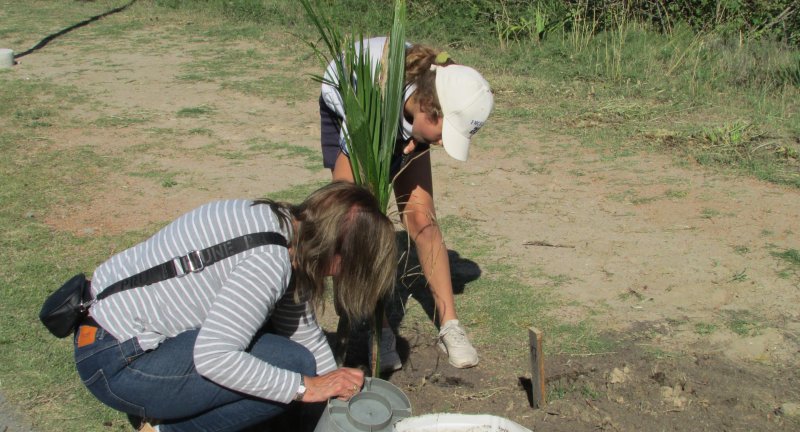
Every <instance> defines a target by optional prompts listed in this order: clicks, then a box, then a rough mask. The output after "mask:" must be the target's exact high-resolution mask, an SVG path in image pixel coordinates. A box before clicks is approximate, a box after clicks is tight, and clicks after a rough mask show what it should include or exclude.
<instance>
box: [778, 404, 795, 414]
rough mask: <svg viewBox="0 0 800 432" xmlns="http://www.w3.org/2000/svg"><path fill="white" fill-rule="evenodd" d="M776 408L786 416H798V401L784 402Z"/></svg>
mask: <svg viewBox="0 0 800 432" xmlns="http://www.w3.org/2000/svg"><path fill="white" fill-rule="evenodd" d="M778 410H779V412H780V414H781V415H784V416H786V417H800V403H794V402H786V403H785V404H783V405H781V407H780V408H778Z"/></svg>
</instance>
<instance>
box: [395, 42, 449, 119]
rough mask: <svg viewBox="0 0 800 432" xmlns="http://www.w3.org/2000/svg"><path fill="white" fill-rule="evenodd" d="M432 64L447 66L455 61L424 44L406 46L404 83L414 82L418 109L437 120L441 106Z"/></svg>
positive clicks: (440, 114) (440, 112) (440, 113)
mask: <svg viewBox="0 0 800 432" xmlns="http://www.w3.org/2000/svg"><path fill="white" fill-rule="evenodd" d="M440 54H442V55H441V56H440ZM437 57H438V58H437ZM434 64H435V65H438V66H449V65H451V64H456V63H455V61H453V59H451V58H450V56H449V55H447V54H446V53H444V52H441V51H437V50H435V49H433V48H431V47H428V46H425V45H419V44H415V45H411V46H410V47H409V48H406V73H405V85H406V86H408V85H411V84H416V86H417V90H416V91H415V92H414V97H415V98H416V100H417V103H419V106H420V109H421V110H422V112H424V113H426V114H428V115H429V116H430V117H431V119H432V120H438V119H439V117H441V116H442V107H441V105H439V98H438V97H437V96H436V72H434V71H432V70H431V65H434Z"/></svg>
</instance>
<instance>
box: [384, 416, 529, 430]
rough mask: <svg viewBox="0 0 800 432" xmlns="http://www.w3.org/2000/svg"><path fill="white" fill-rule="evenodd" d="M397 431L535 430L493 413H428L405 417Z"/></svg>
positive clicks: (396, 425)
mask: <svg viewBox="0 0 800 432" xmlns="http://www.w3.org/2000/svg"><path fill="white" fill-rule="evenodd" d="M394 430H395V431H396V432H533V431H531V430H530V429H528V428H525V427H522V426H520V425H519V424H517V423H514V422H512V421H511V420H508V419H504V418H502V417H497V416H493V415H483V414H482V415H466V414H428V415H424V416H418V417H409V418H407V419H403V420H401V421H399V422H397V423H395V425H394Z"/></svg>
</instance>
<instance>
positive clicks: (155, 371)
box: [75, 328, 316, 432]
mask: <svg viewBox="0 0 800 432" xmlns="http://www.w3.org/2000/svg"><path fill="white" fill-rule="evenodd" d="M77 333H78V332H76V335H77ZM197 333H198V331H197V330H192V331H187V332H184V333H181V334H180V335H178V336H176V337H173V338H169V339H167V340H165V341H164V342H163V343H162V344H161V345H159V347H158V348H157V349H155V350H152V351H147V352H144V351H143V350H142V349H141V347H139V343H138V341H137V340H136V339H130V340H127V341H124V342H120V341H118V340H117V339H115V338H114V337H113V336H111V335H110V334H109V333H108V332H106V331H105V330H103V329H102V328H98V329H97V334H96V335H95V341H94V342H93V343H91V344H89V345H87V346H83V347H80V348H78V345H77V336H76V338H75V340H76V341H75V362H76V365H77V368H78V374H79V375H80V377H81V380H83V383H84V385H86V387H87V388H88V389H89V391H90V392H91V393H92V394H93V395H94V396H95V397H96V398H97V399H99V400H100V401H101V402H103V403H104V404H106V405H108V406H110V407H111V408H114V409H116V410H119V411H122V412H125V413H127V414H130V415H133V416H137V417H147V418H153V419H158V420H160V421H161V426H160V429H161V430H162V431H215V432H218V431H238V430H242V429H246V428H247V427H250V426H253V425H258V424H261V423H264V422H265V421H267V420H269V419H271V418H273V417H275V416H277V415H279V414H281V413H283V412H285V411H287V410H288V409H289V406H290V405H287V404H282V403H279V402H274V401H268V400H264V399H258V398H255V397H251V396H248V395H245V394H243V393H239V392H236V391H232V390H229V389H227V388H225V387H222V386H219V385H217V384H215V383H214V382H212V381H209V380H208V379H206V378H203V377H202V376H200V375H199V374H198V373H197V370H196V369H195V368H194V361H193V359H192V351H193V349H194V343H195V339H196V338H197ZM249 352H250V354H252V355H254V356H255V357H257V358H259V359H261V360H264V361H266V362H268V363H270V364H272V365H274V366H277V367H280V368H284V369H289V370H291V371H294V372H298V373H301V374H303V375H308V376H314V375H316V360H315V359H314V356H313V355H312V354H311V352H310V351H309V350H308V349H306V348H305V347H303V346H302V345H300V344H298V343H296V342H293V341H291V340H289V339H287V338H285V337H281V336H278V335H274V334H269V333H263V334H260V335H258V336H257V337H256V338H255V339H254V342H253V344H252V345H251V349H250V350H249Z"/></svg>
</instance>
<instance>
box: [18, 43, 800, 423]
mask: <svg viewBox="0 0 800 432" xmlns="http://www.w3.org/2000/svg"><path fill="white" fill-rule="evenodd" d="M147 31H148V32H152V31H157V29H154V28H153V29H148V30H147ZM128 36H130V37H129V38H128ZM128 36H124V37H123V38H121V39H120V40H116V41H114V42H113V44H114V46H115V49H111V50H109V49H107V48H108V47H107V46H98V45H86V46H81V47H77V46H75V45H74V44H59V43H53V44H51V45H50V46H48V47H47V48H46V49H44V50H42V51H40V52H37V53H35V54H34V55H30V56H28V57H26V58H24V59H23V61H22V62H21V63H20V64H19V65H18V66H17V67H16V70H15V71H14V73H15V74H19V75H20V76H31V77H44V78H49V79H51V80H53V81H54V82H56V83H59V84H64V85H72V86H74V88H75V89H76V91H78V92H81V93H84V94H85V95H87V96H88V97H90V98H92V99H93V100H96V101H97V103H96V104H95V105H94V108H93V110H91V111H86V112H76V113H69V115H73V116H76V117H78V118H82V119H89V120H93V119H100V118H109V117H112V118H113V117H114V116H118V117H120V118H123V117H126V116H130V115H131V113H146V117H147V121H146V122H143V123H135V124H122V125H120V126H119V127H117V128H107V127H105V128H101V127H98V128H76V129H74V130H66V131H59V136H57V137H56V136H53V137H49V138H51V139H53V140H54V141H55V142H57V143H58V144H57V145H58V146H60V147H62V148H65V149H66V148H74V147H80V146H90V147H91V148H92V149H93V150H94V151H96V152H98V153H99V154H100V155H102V156H108V157H116V156H124V157H125V160H126V161H127V164H128V165H129V166H130V167H149V168H148V169H154V170H164V171H168V172H175V173H178V174H177V176H176V182H177V185H176V186H174V187H161V186H160V185H159V184H158V183H155V182H154V181H153V180H152V179H150V178H146V177H136V176H131V175H129V174H127V173H126V172H118V173H111V174H109V175H108V177H107V178H105V179H104V181H103V183H102V184H97V185H91V186H86V187H84V190H85V192H86V194H87V196H88V198H87V202H86V203H82V204H81V207H82V208H81V211H75V210H76V209H71V208H62V207H56V208H54V210H53V212H52V213H51V214H49V215H48V216H47V222H48V223H49V224H51V225H52V226H54V227H57V228H59V229H63V230H69V231H72V232H75V233H77V234H79V235H99V234H101V233H102V234H106V233H118V232H123V231H127V230H130V229H142V228H144V227H148V226H150V225H151V224H157V223H162V222H164V221H167V220H170V219H171V218H173V217H175V216H177V215H178V214H180V213H182V212H183V211H185V210H188V209H190V208H192V207H193V206H195V205H197V204H200V203H202V202H205V201H208V200H211V199H215V198H219V197H252V196H261V195H264V194H269V193H270V192H273V191H279V190H283V189H286V188H288V187H291V186H296V185H302V184H307V183H308V182H310V181H313V180H318V181H324V180H325V179H327V178H328V173H327V172H326V171H324V170H308V169H306V168H304V167H303V163H304V162H303V161H301V160H298V159H292V158H277V157H275V156H274V155H270V154H269V153H268V152H261V153H252V154H248V157H246V158H238V159H230V158H226V157H224V155H223V154H224V152H225V151H230V152H235V151H241V150H242V149H245V148H247V144H246V141H247V140H248V139H250V138H252V137H258V136H262V137H266V138H269V139H273V140H277V141H281V142H288V143H292V144H293V145H299V146H303V147H306V148H308V149H312V150H313V149H316V148H317V145H318V133H319V132H318V124H317V101H316V96H315V91H316V90H315V88H314V87H315V85H314V84H313V83H311V82H309V83H308V88H307V89H306V90H304V92H305V93H304V94H306V95H307V96H308V97H307V98H306V99H304V100H301V101H295V100H293V101H286V100H282V99H280V98H278V97H272V98H270V97H254V96H247V95H244V94H242V93H239V92H236V91H233V90H228V89H223V88H221V87H220V86H219V85H218V84H216V83H213V82H200V83H197V82H186V81H182V80H180V79H178V78H177V77H178V76H180V75H181V74H184V73H186V70H185V65H186V63H187V62H188V61H190V60H192V58H191V55H190V53H191V52H193V51H192V48H193V46H192V44H193V43H198V44H202V43H203V42H193V41H192V40H190V39H188V38H187V39H186V40H181V41H178V42H179V43H180V46H181V47H182V49H181V50H173V51H170V53H169V54H165V52H164V50H159V49H157V46H155V45H153V44H156V43H157V42H155V41H153V40H154V39H155V40H157V39H158V38H151V39H148V40H150V41H151V42H145V43H135V42H133V41H134V40H135V36H142V35H141V34H139V35H128ZM75 37H80V36H75ZM169 37H170V38H173V40H172V42H173V43H176V42H175V40H174V38H176V37H179V36H176V33H171V34H170V36H169ZM281 40H283V39H281ZM281 43H282V42H281ZM237 44H238V45H237V47H238V48H242V45H243V44H244V45H247V43H243V42H237ZM276 45H277V46H275V47H269V46H264V45H257V44H255V43H253V44H252V46H248V47H249V48H252V49H254V50H258V51H260V52H267V53H268V54H270V50H274V51H275V52H274V53H271V54H275V56H274V57H275V58H280V55H278V54H280V53H279V52H278V50H280V49H284V48H285V46H283V45H281V44H276ZM154 48H155V49H154ZM297 49H300V47H298V48H297ZM78 54H79V55H78ZM81 59H82V60H83V61H81ZM88 59H91V61H89V60H88ZM271 70H273V69H272V68H265V69H264V71H263V74H264V76H265V77H269V74H270V73H271V72H270V71H271ZM302 72H306V71H305V70H301V71H298V73H302ZM489 78H490V80H491V76H490V77H489ZM497 103H498V106H502V104H503V103H504V99H503V95H502V94H500V95H498V99H497ZM197 106H213V107H214V113H213V115H210V116H201V117H181V116H178V115H176V113H177V112H178V111H179V110H181V109H183V108H186V107H197ZM502 127H505V126H504V125H502V124H500V123H495V124H490V125H488V126H487V132H486V133H485V134H486V138H482V140H483V141H480V140H479V143H478V145H476V146H475V148H474V150H473V151H472V153H471V158H470V161H469V162H468V163H466V164H463V163H458V162H456V161H453V160H449V159H448V158H447V157H446V155H445V154H444V152H441V151H438V152H434V155H433V159H434V171H435V172H434V176H435V188H436V193H437V195H438V196H440V197H446V199H441V200H440V202H439V207H438V209H437V210H438V213H439V216H440V217H441V216H447V215H456V216H459V217H462V218H466V219H468V220H470V221H471V222H473V223H474V224H475V225H476V226H477V227H478V228H479V229H480V230H481V231H482V232H486V233H492V236H491V239H492V240H491V241H494V242H495V244H494V245H493V246H494V247H495V250H496V251H497V252H496V253H497V254H499V256H502V257H503V259H505V260H507V261H508V262H509V263H511V264H513V265H515V266H518V267H519V268H523V269H524V268H526V267H527V266H537V267H541V268H542V269H543V270H544V271H545V272H546V273H547V274H557V275H568V276H569V281H568V282H566V283H564V284H563V285H561V286H560V287H559V288H558V290H559V292H558V294H559V296H560V297H561V298H562V299H564V300H565V304H566V306H564V307H563V309H561V310H558V311H554V314H556V315H558V316H559V317H560V319H563V320H565V321H567V322H572V323H577V322H581V321H583V320H585V319H587V318H588V317H590V316H592V317H593V321H594V322H595V323H596V324H595V325H596V326H600V330H601V331H602V332H603V333H604V334H606V335H607V336H608V337H609V338H611V339H613V340H616V341H619V345H618V347H617V348H615V349H614V352H609V353H593V354H591V355H590V354H586V355H582V354H578V355H568V354H558V353H553V354H552V355H549V356H548V358H547V364H546V371H547V380H548V385H549V386H550V387H551V390H553V396H554V397H552V398H551V399H552V401H551V402H550V403H549V404H548V405H546V406H545V407H543V408H542V409H538V410H533V409H531V408H530V406H529V405H528V403H529V402H528V395H527V392H526V385H529V382H528V381H527V379H528V378H529V376H525V375H524V374H521V373H520V372H519V371H525V370H527V369H526V367H527V366H526V362H527V361H528V360H527V359H526V358H519V359H508V358H505V357H504V354H503V352H499V351H496V350H492V351H483V350H482V351H481V355H482V363H481V364H480V365H479V366H478V367H477V368H474V369H471V370H457V369H454V368H452V367H450V366H449V365H447V363H446V359H445V358H444V357H442V356H440V355H439V354H438V352H437V351H436V348H435V346H434V342H435V341H434V340H433V339H432V338H431V337H430V336H429V334H430V331H429V329H426V330H424V331H417V330H416V329H415V328H414V327H413V326H404V327H402V329H401V336H402V340H401V348H402V350H401V351H403V354H404V356H405V357H406V359H407V360H406V367H405V368H404V369H403V370H402V371H399V372H397V373H395V374H394V375H393V376H391V377H390V380H391V381H392V382H393V383H395V384H396V385H398V386H400V387H401V388H403V389H404V390H405V391H406V392H407V394H408V395H409V397H410V398H411V400H412V404H413V406H414V409H415V413H417V414H423V413H428V412H440V411H454V412H464V413H489V414H494V415H500V416H504V417H508V418H510V419H512V420H514V421H517V422H518V423H520V424H522V425H524V426H526V427H529V428H531V429H533V430H552V431H562V430H563V431H567V430H570V431H575V430H580V431H583V430H586V431H588V430H596V429H602V430H715V431H716V430H729V431H730V430H787V431H788V430H798V428H799V427H800V426H799V425H800V423H798V421H797V417H791V416H789V415H788V414H787V413H784V412H783V411H782V410H781V406H782V405H783V406H785V407H791V405H784V404H787V403H797V402H800V390H798V389H800V372H798V366H799V365H800V364H799V363H800V362H798V359H799V358H800V356H798V354H800V351H799V347H800V312H799V311H800V309H798V306H797V305H798V304H800V286H798V277H797V275H793V276H790V277H780V276H779V272H780V271H781V270H782V269H783V268H785V263H783V262H782V261H781V260H780V259H778V258H776V257H775V256H773V255H772V252H776V251H783V250H786V249H789V248H795V249H798V248H800V240H798V232H797V231H798V222H797V221H798V220H800V191H798V190H795V189H788V188H784V187H781V186H775V185H771V184H765V183H762V182H759V181H756V180H751V179H742V178H729V177H725V176H722V175H718V174H714V173H710V172H708V171H704V170H703V169H701V168H699V167H696V166H692V165H691V164H689V165H688V166H685V167H681V166H679V165H678V164H676V163H675V161H674V160H673V159H672V158H671V157H669V156H665V155H659V154H640V155H635V156H627V157H617V158H613V157H612V158H609V157H605V156H604V155H602V154H598V153H596V152H594V151H592V150H588V149H583V148H581V147H580V146H579V145H578V144H577V143H576V142H574V141H573V140H572V139H570V138H568V137H563V136H552V135H548V136H540V135H538V134H537V130H538V128H537V125H535V124H529V125H521V126H517V127H515V128H511V127H508V128H507V129H505V130H502V133H501V130H500V128H502ZM194 128H204V129H207V130H209V131H211V134H207V135H204V134H189V133H186V131H189V130H192V129H194ZM492 128H495V129H494V130H493V131H490V130H492ZM158 130H175V131H178V133H176V134H170V135H167V136H166V137H165V138H160V137H159V135H158V134H157V133H156V132H154V131H158ZM45 133H46V132H45ZM482 134H484V133H483V132H482ZM209 135H210V136H213V137H217V138H219V137H223V138H224V139H222V140H218V139H216V138H211V137H210V136H209ZM163 139H167V140H171V141H172V142H170V143H169V145H168V146H165V145H163V143H161V144H160V145H154V147H156V148H157V150H144V151H142V150H140V147H139V146H142V145H143V144H147V143H151V144H152V143H159V142H160V141H159V140H163ZM490 139H491V141H492V143H491V145H481V143H483V144H487V143H488V142H489V140H490ZM511 143H513V144H514V148H515V149H517V150H516V152H515V153H514V154H511V153H510V152H509V151H508V149H509V148H510V147H511V146H510V144H511ZM210 144H213V145H214V146H215V147H214V149H215V150H214V151H206V150H204V149H207V148H208V146H209V145H210ZM520 144H521V145H520ZM519 149H521V150H519ZM533 166H535V167H537V169H531V167H533ZM123 171H124V170H123ZM528 282H531V283H535V281H528ZM462 295H469V292H468V290H467V292H466V293H465V294H462ZM741 311H747V313H748V314H749V315H748V316H751V317H755V318H753V320H754V321H756V322H757V323H758V331H754V332H751V333H749V334H745V335H741V334H738V333H736V332H734V331H731V330H729V329H727V328H726V327H724V326H720V328H719V329H717V330H716V331H714V332H713V333H712V334H711V335H703V334H699V333H698V331H697V328H696V325H697V324H698V323H718V322H720V321H721V320H724V319H726V317H728V316H732V314H737V313H742V312H741ZM598 314H599V316H600V319H598V318H597V315H598ZM480 348H481V347H479V349H480ZM659 353H666V354H664V355H660V354H659ZM498 362H508V363H511V364H512V367H508V368H501V369H499V368H495V367H493V365H496V364H498ZM560 390H564V391H565V394H564V395H562V397H558V396H559V393H558V392H559V391H560ZM795 415H796V414H795ZM10 430H14V429H10Z"/></svg>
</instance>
